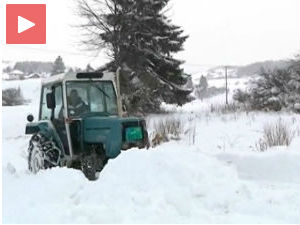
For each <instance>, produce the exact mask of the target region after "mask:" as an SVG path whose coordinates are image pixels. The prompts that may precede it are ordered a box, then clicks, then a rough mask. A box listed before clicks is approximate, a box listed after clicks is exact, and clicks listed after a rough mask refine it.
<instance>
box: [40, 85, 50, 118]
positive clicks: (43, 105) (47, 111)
mask: <svg viewBox="0 0 300 225" xmlns="http://www.w3.org/2000/svg"><path fill="white" fill-rule="evenodd" d="M51 92H52V89H51V86H48V87H43V90H42V93H43V94H42V101H41V110H40V113H41V114H40V119H41V120H50V119H51V109H48V107H47V101H46V95H47V94H48V93H51Z"/></svg>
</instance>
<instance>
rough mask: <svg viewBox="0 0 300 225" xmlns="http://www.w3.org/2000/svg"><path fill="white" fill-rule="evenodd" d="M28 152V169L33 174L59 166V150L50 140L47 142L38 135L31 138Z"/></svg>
mask: <svg viewBox="0 0 300 225" xmlns="http://www.w3.org/2000/svg"><path fill="white" fill-rule="evenodd" d="M28 151H29V155H28V169H29V171H30V172H32V173H34V174H36V173H38V172H39V171H40V170H44V169H48V168H51V167H54V166H58V165H59V161H60V157H61V152H60V150H59V149H58V148H57V147H56V144H55V143H54V142H53V141H52V140H47V138H45V137H44V136H43V135H42V134H40V133H37V134H35V135H33V136H32V138H31V140H30V142H29V148H28Z"/></svg>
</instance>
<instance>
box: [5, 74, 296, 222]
mask: <svg viewBox="0 0 300 225" xmlns="http://www.w3.org/2000/svg"><path fill="white" fill-rule="evenodd" d="M211 82H214V83H211ZM245 82H247V81H246V80H245V79H237V78H235V79H232V80H230V82H229V87H230V93H232V92H233V90H234V89H235V88H237V87H243V85H244V84H245ZM2 83H3V84H2V86H3V88H4V89H5V88H8V87H17V86H20V87H21V89H22V91H23V94H24V97H25V98H27V99H30V100H31V103H30V104H29V105H26V106H15V107H2V122H3V127H2V130H3V142H2V143H3V145H2V171H3V172H2V173H3V174H2V176H3V178H2V179H3V180H2V181H3V182H2V185H3V186H2V188H3V189H2V190H3V193H2V196H3V198H2V199H3V200H2V201H3V202H2V204H3V211H2V215H3V223H284V224H285V223H300V147H299V146H300V136H299V135H300V130H299V124H300V116H299V115H297V114H292V113H288V112H282V113H262V112H251V113H249V114H246V113H244V112H238V113H229V114H218V113H213V114H212V113H210V112H209V108H210V104H212V103H213V104H220V103H224V95H222V96H216V97H213V98H211V99H205V100H203V102H201V101H199V100H196V101H194V102H192V103H188V104H186V105H184V106H182V107H174V106H170V105H164V106H163V107H165V108H166V109H168V110H169V111H172V113H170V114H166V115H150V116H149V117H148V118H147V121H148V129H149V132H150V134H152V133H153V130H154V126H155V123H157V122H159V121H160V120H165V119H167V118H176V119H178V120H180V121H182V124H183V130H184V133H185V134H184V133H183V134H182V136H181V140H179V141H170V142H168V143H164V144H162V145H159V146H157V147H155V148H150V149H148V150H138V149H133V150H129V151H126V152H122V154H121V155H120V156H119V157H118V158H116V159H115V160H110V161H109V163H108V164H107V166H106V167H105V169H104V170H103V172H102V173H101V174H100V178H99V180H97V181H95V182H90V181H88V180H87V179H86V178H85V177H84V175H83V174H82V172H80V171H77V170H72V169H66V168H55V169H51V170H46V171H42V172H40V173H38V174H37V175H32V174H30V173H29V172H28V170H27V146H28V141H29V138H30V137H26V136H25V135H24V130H25V124H26V116H27V114H28V113H30V112H31V113H33V114H34V115H35V118H37V112H38V101H39V90H40V89H39V88H40V87H39V86H40V80H25V81H22V82H18V81H3V82H2ZM209 85H215V86H218V85H219V86H220V85H221V86H222V80H219V81H218V80H214V81H209ZM278 119H281V120H282V121H284V122H285V123H286V124H288V126H289V127H290V128H291V129H292V130H293V131H294V133H295V138H294V139H293V141H292V143H291V145H290V146H289V147H274V148H271V149H268V150H267V151H265V152H259V151H258V150H257V149H256V147H255V145H256V143H257V142H258V140H259V139H260V138H261V137H262V132H263V127H264V125H265V124H267V123H274V122H276V121H278ZM190 130H193V133H192V135H191V132H189V131H190ZM193 136H194V137H195V138H193Z"/></svg>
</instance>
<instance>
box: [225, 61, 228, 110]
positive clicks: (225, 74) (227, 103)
mask: <svg viewBox="0 0 300 225" xmlns="http://www.w3.org/2000/svg"><path fill="white" fill-rule="evenodd" d="M225 82H226V85H225V86H226V105H228V80H227V66H225Z"/></svg>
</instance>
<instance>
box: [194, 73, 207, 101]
mask: <svg viewBox="0 0 300 225" xmlns="http://www.w3.org/2000/svg"><path fill="white" fill-rule="evenodd" d="M207 88H208V83H207V79H206V77H205V76H203V75H202V76H201V78H200V81H199V85H197V86H196V95H197V97H198V98H200V99H201V101H202V100H203V98H204V96H205V95H206V94H207Z"/></svg>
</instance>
